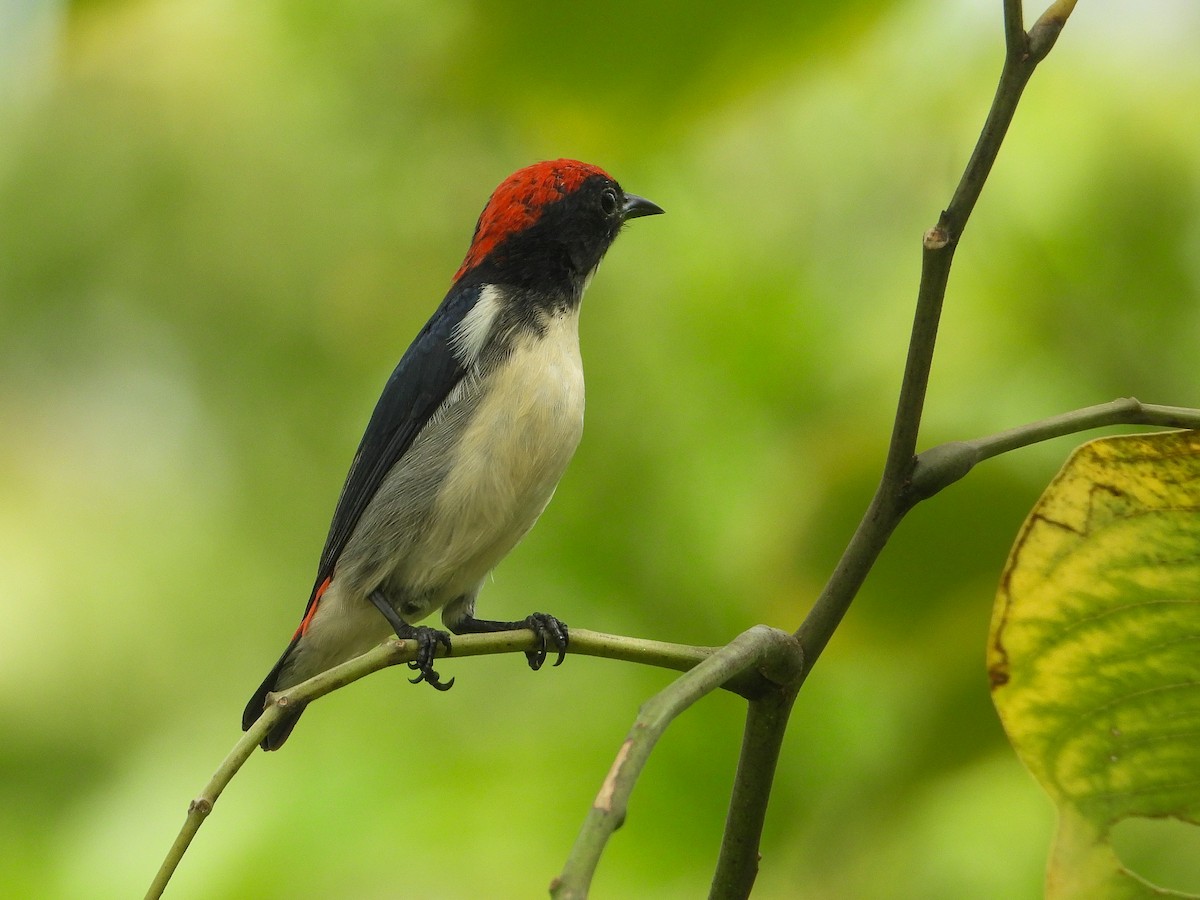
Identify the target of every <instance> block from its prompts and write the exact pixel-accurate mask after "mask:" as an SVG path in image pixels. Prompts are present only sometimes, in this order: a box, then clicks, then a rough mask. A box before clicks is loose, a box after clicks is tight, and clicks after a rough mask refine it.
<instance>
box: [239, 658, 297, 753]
mask: <svg viewBox="0 0 1200 900" xmlns="http://www.w3.org/2000/svg"><path fill="white" fill-rule="evenodd" d="M298 637H299V636H297V637H296V638H293V639H292V642H291V643H290V644H288V646H287V649H286V650H284V651H283V655H282V656H280V657H279V660H278V662H276V663H275V665H274V666H272V667H271V671H270V672H268V673H267V677H266V678H264V679H263V683H262V684H260V685H259V686H258V690H256V691H255V692H254V696H252V697H251V698H250V702H249V703H247V704H246V708H245V709H244V710H243V711H242V731H249V730H250V728H251V726H253V725H254V723H255V722H257V721H258V720H259V717H261V716H262V714H263V709H264V708H265V707H266V703H267V694H269V693H271V691H274V690H276V682H277V681H278V680H279V673H280V671H281V670H282V669H283V664H284V663H285V662H286V661H287V658H288V656H289V655H291V652H292V649H293V648H294V647H295V646H296V642H297V640H298ZM303 712H304V705H303V704H301V705H299V706H296V707H294V708H289V709H288V710H287V712H285V713H284V714H283V717H282V718H281V719H280V720H279V721H278V722H276V723H275V727H274V728H272V729H271V730H270V731H268V732H267V736H266V737H265V738H263V741H262V743H261V744H259V746H260V747H262V748H263V749H264V750H278V749H279V748H280V747H282V746H283V742H284V741H286V740H287V739H288V735H289V734H291V733H292V729H293V728H295V727H296V723H297V722H298V721H300V715H301V714H302V713H303Z"/></svg>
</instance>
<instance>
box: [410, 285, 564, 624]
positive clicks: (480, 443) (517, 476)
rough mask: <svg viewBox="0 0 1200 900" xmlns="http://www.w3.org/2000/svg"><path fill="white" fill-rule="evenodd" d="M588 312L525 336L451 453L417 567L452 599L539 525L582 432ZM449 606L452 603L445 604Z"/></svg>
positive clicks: (491, 379)
mask: <svg viewBox="0 0 1200 900" xmlns="http://www.w3.org/2000/svg"><path fill="white" fill-rule="evenodd" d="M583 407H584V390H583V364H582V361H581V359H580V356H579V310H578V307H576V309H574V310H571V311H567V312H563V313H560V314H558V315H555V316H553V317H550V318H548V319H547V320H546V321H545V331H544V332H543V333H542V334H537V333H534V332H529V333H527V334H523V335H521V336H520V337H518V338H517V339H516V341H515V343H514V346H513V348H512V351H511V353H510V355H509V357H508V358H507V359H506V360H505V362H503V363H502V364H501V365H500V366H499V367H498V368H497V369H496V370H494V371H493V372H492V373H491V374H490V375H489V376H488V379H487V383H486V393H485V394H484V395H483V396H482V397H481V398H480V400H479V403H478V406H477V407H476V409H475V411H474V414H473V415H472V417H471V420H470V422H469V424H468V425H467V426H466V429H465V432H464V434H463V436H462V438H461V441H460V442H459V443H458V444H457V445H456V447H455V449H454V450H453V451H452V452H453V453H454V455H455V458H454V460H453V462H452V465H451V468H450V471H449V473H448V475H447V477H446V479H445V482H444V483H443V485H442V487H441V489H440V491H439V492H438V496H437V499H436V501H435V511H434V515H433V516H432V517H431V520H430V528H429V531H428V533H427V534H425V535H424V536H423V540H421V541H420V546H419V548H415V549H416V550H417V553H416V556H418V557H420V558H419V559H412V560H411V561H410V566H409V571H410V572H411V573H413V574H417V573H420V576H421V580H422V581H424V584H422V585H414V587H430V588H434V589H435V590H436V591H437V593H444V595H446V594H448V596H445V599H447V600H448V599H451V598H452V597H453V596H455V595H457V594H459V593H466V592H470V591H471V590H473V589H474V588H475V586H476V585H478V584H479V582H480V581H482V580H483V578H484V576H485V575H487V573H488V572H489V571H491V569H492V568H493V567H494V566H495V565H496V563H498V562H499V561H500V560H501V559H502V558H503V557H504V556H505V555H506V554H507V553H508V552H509V551H510V550H511V549H512V548H513V547H514V546H516V544H517V542H518V541H519V540H520V539H521V538H522V537H523V536H524V535H525V533H526V532H528V531H529V529H530V528H531V527H533V524H534V522H536V521H537V518H538V516H539V515H541V513H542V510H543V509H545V508H546V504H547V503H549V502H550V498H551V497H552V496H553V495H554V489H555V487H556V486H557V485H558V481H559V479H560V478H561V477H562V474H563V472H564V471H565V470H566V467H567V463H569V462H570V460H571V456H572V455H573V454H574V453H575V448H576V447H577V446H578V444H579V439H580V436H581V435H582V433H583ZM443 602H445V601H443Z"/></svg>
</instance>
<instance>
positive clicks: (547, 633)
mask: <svg viewBox="0 0 1200 900" xmlns="http://www.w3.org/2000/svg"><path fill="white" fill-rule="evenodd" d="M523 624H524V626H525V627H526V628H528V629H529V630H530V631H532V632H533V633H534V634H535V635H537V637H538V649H536V650H526V651H525V658H526V659H527V660H529V668H531V669H533V671H535V672H536V671H537V670H538V669H540V668H541V667H542V664H543V663H545V662H546V654H547V653H548V651H549V649H550V647H551V646H553V648H554V649H555V650H556V651H557V652H558V659H556V660H555V661H554V665H556V666H558V665H562V661H563V659H564V658H566V654H567V645H568V644H569V643H570V641H571V635H570V633H569V632H568V631H567V626H566V623H564V622H561V621H559V620H558V619H556V618H555V617H554V616H552V615H550V614H549V613H539V612H535V613H530V614H529V615H528V616H526V617H525V622H524V623H523Z"/></svg>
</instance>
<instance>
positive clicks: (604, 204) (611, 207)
mask: <svg viewBox="0 0 1200 900" xmlns="http://www.w3.org/2000/svg"><path fill="white" fill-rule="evenodd" d="M600 210H601V211H602V212H603V213H604V214H605V215H606V216H611V215H613V214H614V213H616V211H617V192H616V191H614V190H613V189H612V188H605V189H604V193H603V194H601V195H600Z"/></svg>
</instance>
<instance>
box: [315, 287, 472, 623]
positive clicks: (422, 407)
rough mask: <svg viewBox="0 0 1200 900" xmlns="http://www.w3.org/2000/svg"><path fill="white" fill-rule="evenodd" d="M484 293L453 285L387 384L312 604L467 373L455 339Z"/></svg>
mask: <svg viewBox="0 0 1200 900" xmlns="http://www.w3.org/2000/svg"><path fill="white" fill-rule="evenodd" d="M479 294H480V286H479V285H473V286H469V287H468V286H463V287H459V286H456V287H454V288H452V289H451V290H450V293H448V294H447V295H446V298H445V299H444V300H443V301H442V303H441V305H440V306H439V307H438V310H437V312H435V313H434V314H433V316H432V317H431V318H430V320H429V321H428V322H426V323H425V327H424V328H422V329H421V333H420V334H418V335H417V337H416V339H415V340H414V341H413V342H412V344H411V345H410V346H409V348H408V350H406V351H405V352H404V356H403V357H401V359H400V362H399V363H397V365H396V368H395V370H394V371H393V372H392V375H391V377H390V378H389V379H388V381H387V384H386V385H385V386H384V388H383V393H382V394H381V395H380V397H379V402H378V403H377V404H376V405H375V412H373V413H372V414H371V420H370V422H368V423H367V430H366V432H364V434H363V437H362V441H361V442H360V443H359V445H358V451H357V452H356V453H355V454H354V461H353V462H352V463H351V464H350V471H349V473H348V474H347V475H346V483H345V485H343V487H342V493H341V496H340V497H338V502H337V508H336V509H335V510H334V512H333V522H332V523H331V524H330V526H329V536H328V537H327V538H326V539H325V549H324V550H322V551H321V563H320V566H319V567H318V569H317V580H316V583H315V584H314V585H313V593H312V597H310V599H309V605H310V606H311V605H312V598H315V597H316V596H317V591H318V589H319V588H320V587H321V585H322V584H323V583H324V582H325V579H327V578H330V577H332V575H333V569H334V566H335V565H337V561H338V557H339V556H340V555H341V553H342V550H343V549H345V547H346V542H347V541H349V540H350V535H351V534H352V533H353V531H354V527H355V526H356V525H357V524H358V520H359V518H360V517H361V516H362V514H363V510H365V509H366V508H367V504H368V503H370V502H371V498H372V497H374V496H375V492H376V491H377V490H379V485H380V483H381V482H382V481H383V479H384V477H385V476H386V475H387V473H388V471H389V470H391V468H392V466H394V465H395V464H396V462H397V461H398V460H399V459H400V458H401V457H403V456H404V454H405V453H407V452H408V448H409V447H410V446H412V442H413V440H414V439H415V438H416V436H417V434H419V433H420V431H421V429H422V428H424V427H425V423H426V422H428V421H429V419H430V417H431V416H432V415H433V414H434V412H436V411H437V408H438V407H439V406H441V405H442V402H443V401H444V400H445V399H446V397H447V396H448V395H449V393H450V391H451V390H453V389H454V386H455V385H456V384H458V383H459V382H460V381H461V380H462V378H463V375H465V374H466V369H465V368H464V367H463V365H462V363H461V362H460V361H459V359H458V357H457V356H455V354H454V351H453V350H452V349H451V346H450V342H451V339H452V338H453V336H454V329H455V328H456V327H457V326H458V324H459V323H460V322H461V321H462V319H463V317H464V316H465V315H466V314H467V313H468V312H470V310H471V308H472V307H473V306H474V305H475V302H476V301H477V300H478V299H479ZM305 614H306V615H307V610H306V613H305Z"/></svg>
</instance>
